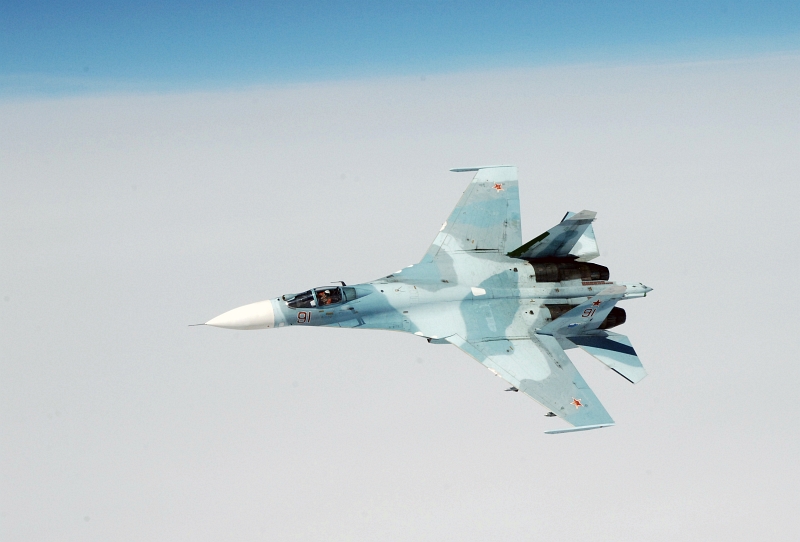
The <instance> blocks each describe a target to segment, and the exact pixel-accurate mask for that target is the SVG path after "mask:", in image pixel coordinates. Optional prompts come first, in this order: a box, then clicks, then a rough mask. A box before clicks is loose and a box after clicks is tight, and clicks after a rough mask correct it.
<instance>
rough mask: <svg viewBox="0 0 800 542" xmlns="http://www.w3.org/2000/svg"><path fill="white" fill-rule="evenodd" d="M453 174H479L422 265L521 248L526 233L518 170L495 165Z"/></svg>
mask: <svg viewBox="0 0 800 542" xmlns="http://www.w3.org/2000/svg"><path fill="white" fill-rule="evenodd" d="M452 171H456V172H459V171H476V173H475V177H474V178H473V179H472V182H471V183H470V184H469V186H467V189H466V190H465V191H464V194H463V195H462V196H461V199H460V200H458V204H456V208H455V209H453V212H452V213H450V216H449V217H448V219H447V221H446V222H445V223H444V224H443V225H442V229H441V230H440V231H439V235H437V236H436V239H434V241H433V243H432V244H431V246H430V248H428V252H427V253H426V254H425V257H424V258H423V259H422V263H427V262H432V261H434V260H435V259H436V258H438V257H441V256H446V255H451V254H455V253H464V252H472V253H480V252H494V253H500V254H505V253H506V252H507V251H508V250H509V249H511V247H515V246H519V245H520V244H521V243H522V234H521V228H520V215H519V188H518V182H517V168H516V167H513V166H492V167H484V168H463V169H454V170H452Z"/></svg>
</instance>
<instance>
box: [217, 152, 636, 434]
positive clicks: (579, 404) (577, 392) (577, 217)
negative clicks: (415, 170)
mask: <svg viewBox="0 0 800 542" xmlns="http://www.w3.org/2000/svg"><path fill="white" fill-rule="evenodd" d="M451 171H454V172H463V171H475V172H476V174H475V177H474V178H473V179H472V182H471V183H470V184H469V186H468V187H467V189H466V190H465V191H464V194H463V195H462V196H461V199H460V200H459V202H458V204H457V205H456V208H455V209H454V210H453V212H452V213H451V214H450V216H449V217H448V219H447V222H445V223H444V224H443V225H442V228H441V230H440V231H439V234H438V235H437V236H436V239H434V241H433V244H431V246H430V248H428V252H427V253H426V254H425V257H424V258H422V261H420V262H419V263H418V264H414V265H409V266H408V267H406V268H405V269H401V270H398V271H395V272H394V273H392V274H391V275H387V276H385V277H383V278H380V279H377V280H374V281H372V282H368V283H366V284H356V285H350V286H348V285H346V284H345V283H341V286H323V287H321V288H314V289H311V290H306V291H304V292H301V293H298V294H287V295H284V296H281V297H279V298H277V299H270V300H266V301H260V302H258V303H253V304H251V305H245V306H243V307H239V308H237V309H233V310H231V311H228V312H226V313H224V314H222V315H220V316H217V317H216V318H213V319H211V320H209V321H208V322H206V325H209V326H216V327H223V328H230V329H265V328H276V327H284V326H328V327H344V328H356V329H387V330H392V331H405V332H408V333H413V334H414V335H419V336H420V337H424V338H426V339H427V340H428V342H430V343H434V344H448V343H449V344H452V345H455V346H457V347H458V348H460V349H461V350H463V351H464V352H466V353H467V354H469V355H470V356H472V357H473V358H475V359H476V360H478V361H479V362H480V363H482V364H483V365H485V366H486V368H487V369H489V370H490V371H491V372H493V373H494V374H495V375H497V376H500V377H501V378H503V379H504V380H506V381H507V382H508V383H509V384H510V385H511V388H509V391H521V392H523V393H525V394H526V395H529V396H530V397H532V398H533V399H535V400H536V401H538V402H539V403H541V404H542V405H544V407H545V408H547V409H548V410H549V412H548V413H547V414H546V416H559V417H561V418H563V419H564V420H566V421H567V422H568V423H569V424H571V425H572V426H573V427H569V428H559V429H552V430H550V431H545V432H546V433H551V434H552V433H566V432H571V431H583V430H587V429H596V428H600V427H608V426H611V425H614V420H612V419H611V416H609V414H608V412H606V409H605V408H603V405H602V404H601V403H600V401H599V400H598V399H597V397H596V396H595V394H594V393H593V392H592V390H591V389H589V386H588V385H587V384H586V381H585V380H584V379H583V377H581V375H580V373H578V370H577V369H576V368H575V366H574V365H573V364H572V362H571V361H570V359H569V358H568V357H567V355H566V354H565V352H564V351H565V350H567V349H570V348H575V347H579V348H582V349H583V350H585V351H586V352H588V353H589V354H591V355H592V356H594V357H595V358H597V359H599V360H600V361H601V362H603V363H604V364H606V365H607V366H608V367H610V368H611V369H613V370H614V371H616V372H617V373H619V374H620V375H622V376H623V377H624V378H625V379H627V380H629V381H630V382H633V383H636V382H638V381H639V380H641V379H642V378H644V376H645V375H646V373H645V370H644V368H643V367H642V363H641V362H640V361H639V358H638V356H637V355H636V352H635V351H634V349H633V347H632V346H631V343H630V341H629V340H628V338H627V337H626V336H625V335H620V334H618V333H614V332H612V331H609V329H611V328H613V327H616V326H618V325H620V324H622V323H624V322H625V311H624V310H623V309H621V308H619V307H617V306H616V303H617V302H618V301H621V300H623V299H629V298H632V297H644V296H645V295H646V294H647V292H649V291H650V290H651V288H648V287H647V286H644V285H643V284H641V283H615V282H610V281H609V280H608V278H609V272H608V268H606V267H603V266H602V265H597V264H593V263H587V262H589V261H590V260H592V259H594V258H596V257H597V256H599V251H598V248H597V242H596V241H595V235H594V230H593V228H592V221H593V220H594V218H595V213H594V212H592V211H581V212H579V213H567V215H566V216H565V217H564V219H563V220H562V221H561V223H560V224H558V225H556V226H555V227H553V228H551V229H550V230H548V231H546V232H545V233H543V234H541V235H539V236H538V237H536V238H535V239H533V240H531V241H528V242H527V243H525V244H523V243H522V238H521V233H520V212H519V190H518V185H517V168H516V167H512V166H488V167H480V168H459V169H453V170H451Z"/></svg>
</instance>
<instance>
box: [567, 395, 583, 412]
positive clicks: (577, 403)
mask: <svg viewBox="0 0 800 542" xmlns="http://www.w3.org/2000/svg"><path fill="white" fill-rule="evenodd" d="M570 404H571V405H575V409H576V410H577V409H578V408H580V407H582V406H583V403H581V400H580V399H575V398H574V397H573V398H572V402H571V403H570Z"/></svg>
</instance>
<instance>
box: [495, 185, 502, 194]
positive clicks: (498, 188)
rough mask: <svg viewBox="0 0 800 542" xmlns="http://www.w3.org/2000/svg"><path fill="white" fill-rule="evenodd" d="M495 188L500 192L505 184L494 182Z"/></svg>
mask: <svg viewBox="0 0 800 542" xmlns="http://www.w3.org/2000/svg"><path fill="white" fill-rule="evenodd" d="M494 189H495V190H497V191H498V192H500V191H501V190H502V189H503V185H502V184H500V183H494Z"/></svg>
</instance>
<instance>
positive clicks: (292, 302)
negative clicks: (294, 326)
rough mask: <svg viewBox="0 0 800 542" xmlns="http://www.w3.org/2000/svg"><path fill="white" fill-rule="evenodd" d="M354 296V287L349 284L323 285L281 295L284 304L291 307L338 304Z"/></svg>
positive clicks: (352, 298)
mask: <svg viewBox="0 0 800 542" xmlns="http://www.w3.org/2000/svg"><path fill="white" fill-rule="evenodd" d="M355 298H356V289H355V288H351V287H349V286H344V287H339V286H324V287H322V288H314V289H313V290H308V291H305V292H301V293H299V294H287V295H285V296H283V300H284V301H285V302H286V305H288V306H289V308H292V309H309V308H312V307H326V306H330V305H338V304H339V303H344V302H347V301H353V300H354V299H355Z"/></svg>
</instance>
